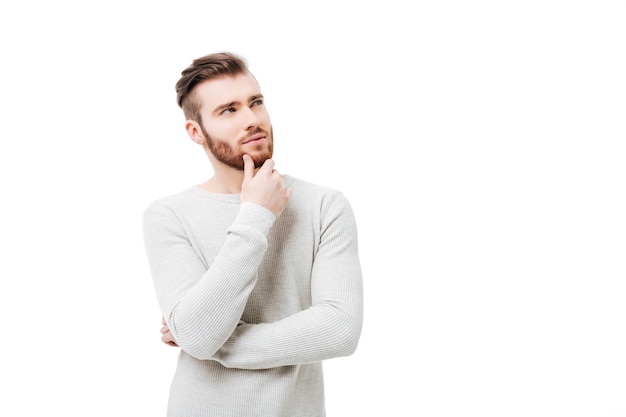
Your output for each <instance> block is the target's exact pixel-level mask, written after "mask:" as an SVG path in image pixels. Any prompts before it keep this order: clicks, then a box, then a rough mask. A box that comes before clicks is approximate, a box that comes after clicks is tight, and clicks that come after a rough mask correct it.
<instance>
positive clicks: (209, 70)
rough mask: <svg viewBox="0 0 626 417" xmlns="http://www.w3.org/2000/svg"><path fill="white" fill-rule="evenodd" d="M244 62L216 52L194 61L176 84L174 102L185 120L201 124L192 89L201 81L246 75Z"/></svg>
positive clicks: (239, 58) (198, 106)
mask: <svg viewBox="0 0 626 417" xmlns="http://www.w3.org/2000/svg"><path fill="white" fill-rule="evenodd" d="M247 72H249V71H248V64H247V62H246V60H245V59H244V58H243V57H241V56H238V55H236V54H233V53H231V52H217V53H214V54H209V55H205V56H203V57H201V58H197V59H195V60H194V61H193V62H192V64H191V65H190V66H188V67H187V68H186V69H185V70H184V71H183V72H182V73H181V77H180V79H179V80H178V82H177V83H176V100H177V101H178V105H179V106H180V108H181V109H183V113H184V114H185V118H187V119H191V120H195V121H197V122H198V123H200V124H201V123H202V118H201V116H200V104H201V103H199V102H198V99H197V97H196V95H195V94H193V89H194V88H195V87H196V86H197V85H198V84H200V83H201V82H203V81H206V80H212V79H215V78H220V77H224V76H234V75H239V74H242V73H247Z"/></svg>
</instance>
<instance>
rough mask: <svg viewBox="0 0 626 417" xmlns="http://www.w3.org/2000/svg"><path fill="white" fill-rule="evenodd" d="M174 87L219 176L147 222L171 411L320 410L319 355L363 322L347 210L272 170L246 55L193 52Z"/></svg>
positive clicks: (264, 117) (288, 415)
mask: <svg viewBox="0 0 626 417" xmlns="http://www.w3.org/2000/svg"><path fill="white" fill-rule="evenodd" d="M176 91H177V95H178V104H179V105H180V107H181V108H182V109H183V113H184V115H185V118H186V122H185V129H186V130H187V133H188V134H189V137H190V138H191V139H192V140H193V141H194V142H196V143H197V144H199V145H200V146H202V147H203V148H204V151H205V152H206V154H207V156H208V158H209V161H210V163H211V165H212V167H213V176H212V177H211V178H210V179H209V180H208V181H206V182H204V183H202V184H199V185H194V186H192V187H190V188H189V189H187V190H184V191H182V192H180V193H177V194H174V195H171V196H167V197H164V198H160V199H158V200H156V201H154V202H153V203H152V204H150V205H149V207H148V208H147V209H146V211H145V213H144V218H143V221H144V237H145V244H146V252H147V257H148V261H149V265H150V270H151V273H152V277H153V280H154V285H155V290H156V295H157V299H158V303H159V306H160V308H161V310H162V312H163V318H164V322H163V324H164V326H163V328H162V329H161V333H162V334H163V336H162V340H163V341H164V342H165V343H168V344H170V345H173V346H179V347H180V348H181V351H180V355H179V358H178V365H177V369H176V373H175V375H174V378H173V381H172V384H171V388H170V397H169V403H168V414H167V415H168V416H169V417H173V416H185V417H189V416H212V417H213V416H220V417H226V416H233V417H244V416H273V417H278V416H284V417H319V416H324V415H325V406H324V385H323V376H322V361H323V360H325V359H330V358H334V357H340V356H347V355H351V354H352V353H353V352H354V351H355V349H356V347H357V344H358V340H359V337H360V333H361V326H362V321H363V291H362V278H361V268H360V263H359V255H358V248H357V229H356V224H355V219H354V215H353V212H352V209H351V206H350V204H349V202H348V201H347V199H346V198H345V196H344V195H343V194H342V193H341V192H339V191H337V190H334V189H331V188H326V187H321V186H318V185H314V184H312V183H309V182H305V181H302V180H299V179H296V178H294V177H291V176H289V175H281V174H280V173H279V172H278V171H276V170H275V169H274V161H273V160H272V159H271V158H272V152H273V146H274V137H273V133H272V125H271V122H270V118H269V115H268V112H267V109H266V108H265V104H264V99H263V95H262V94H261V90H260V88H259V85H258V83H257V81H256V79H255V78H254V77H253V76H252V74H251V73H250V72H249V71H248V68H247V65H246V62H245V61H244V60H243V58H241V57H238V56H236V55H233V54H230V53H216V54H211V55H208V56H204V57H202V58H199V59H196V60H195V61H193V63H192V65H191V66H189V67H188V68H187V69H185V70H184V71H183V72H182V77H181V78H180V80H179V81H178V83H177V84H176Z"/></svg>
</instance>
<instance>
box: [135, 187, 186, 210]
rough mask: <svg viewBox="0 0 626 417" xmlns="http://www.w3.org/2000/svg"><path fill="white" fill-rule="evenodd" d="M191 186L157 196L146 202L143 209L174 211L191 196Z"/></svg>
mask: <svg viewBox="0 0 626 417" xmlns="http://www.w3.org/2000/svg"><path fill="white" fill-rule="evenodd" d="M193 194H194V192H193V187H191V188H188V189H186V190H183V191H179V192H177V193H174V194H170V195H166V196H162V197H159V198H157V199H155V200H153V201H152V202H150V203H149V204H148V206H147V207H146V209H145V210H144V214H146V213H162V214H163V213H167V212H175V211H176V209H177V207H180V206H184V205H185V204H186V203H187V202H188V201H189V199H191V198H193Z"/></svg>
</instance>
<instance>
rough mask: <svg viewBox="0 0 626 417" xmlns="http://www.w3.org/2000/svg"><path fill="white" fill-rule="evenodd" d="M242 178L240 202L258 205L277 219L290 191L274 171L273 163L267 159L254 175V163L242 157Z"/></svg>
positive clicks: (247, 157) (248, 158) (285, 204)
mask: <svg viewBox="0 0 626 417" xmlns="http://www.w3.org/2000/svg"><path fill="white" fill-rule="evenodd" d="M243 163H244V165H243V168H244V176H243V183H242V184H241V201H242V202H244V201H248V202H251V203H256V204H259V205H261V206H263V207H265V208H266V209H268V210H269V211H271V212H272V213H274V216H276V217H278V216H280V215H281V213H282V212H283V210H284V209H285V207H286V206H287V202H288V201H289V197H290V196H291V190H290V189H289V188H286V187H285V184H284V180H283V176H282V175H281V174H280V173H279V172H278V171H276V170H275V169H274V161H273V160H271V159H268V160H267V161H265V162H264V163H263V166H262V167H261V168H259V170H258V171H257V172H256V174H255V173H254V161H252V158H251V157H250V156H249V155H244V156H243Z"/></svg>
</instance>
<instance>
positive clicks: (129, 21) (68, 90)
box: [0, 0, 626, 417]
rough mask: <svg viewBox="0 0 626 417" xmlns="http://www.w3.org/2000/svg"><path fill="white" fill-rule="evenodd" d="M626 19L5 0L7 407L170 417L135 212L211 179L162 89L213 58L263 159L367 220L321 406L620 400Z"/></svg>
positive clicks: (596, 410)
mask: <svg viewBox="0 0 626 417" xmlns="http://www.w3.org/2000/svg"><path fill="white" fill-rule="evenodd" d="M625 22H626V5H625V3H624V2H623V1H601V0H600V1H555V0H543V1H532V0H531V1H484V0H482V1H473V2H470V1H445V0H443V1H428V2H426V1H421V2H420V1H418V2H409V1H406V2H405V1H395V0H388V1H380V2H368V1H364V2H357V1H352V2H350V1H344V2H342V1H339V0H336V1H319V0H318V1H315V2H308V3H301V2H287V1H285V2H271V1H268V2H261V1H254V2H253V1H236V2H229V1H222V2H213V1H177V2H165V1H162V2H161V1H153V2H148V1H134V2H133V1H109V2H101V3H96V2H78V1H76V2H72V1H50V2H44V1H32V2H5V3H3V6H0V36H1V37H0V39H1V42H2V48H1V50H0V54H1V56H2V63H1V64H0V71H1V77H0V83H1V84H0V88H1V90H0V100H1V106H2V107H1V109H0V110H1V113H0V114H1V123H0V129H1V130H0V174H1V175H0V181H1V184H0V185H1V188H0V192H1V195H2V204H1V206H0V210H1V217H0V222H1V223H0V239H1V245H2V247H1V252H0V253H1V262H0V268H1V269H0V274H1V281H0V282H1V288H0V308H1V313H2V316H1V317H2V329H1V330H2V331H1V332H0V335H1V337H2V340H1V345H0V349H1V352H2V354H1V355H0V361H1V363H0V375H1V376H0V378H1V380H2V384H3V387H4V388H3V391H2V399H1V400H0V415H3V416H48V415H59V416H160V415H164V410H165V405H166V401H167V392H168V386H169V381H170V378H171V376H172V373H173V370H174V365H175V360H176V355H177V351H176V349H173V348H170V347H167V346H165V345H163V344H161V342H160V341H159V336H160V334H159V327H160V319H161V317H160V312H159V311H158V308H157V306H156V298H155V296H154V292H153V287H152V282H151V278H150V275H149V271H148V265H147V261H146V258H145V253H144V247H143V240H142V231H141V215H142V212H143V209H144V208H145V207H146V206H147V204H149V202H151V201H152V200H153V199H155V198H158V197H161V196H163V195H166V194H169V193H172V192H176V191H179V190H181V189H183V188H186V187H188V186H189V185H191V184H194V183H199V182H202V181H204V180H205V179H207V178H208V176H209V175H210V173H211V172H210V165H209V164H208V161H207V159H206V156H205V155H204V154H203V152H202V150H201V148H199V147H198V146H197V145H195V144H193V143H192V142H191V140H190V139H189V138H188V137H187V136H186V134H185V132H184V129H183V122H184V120H183V116H182V112H181V111H180V109H178V107H177V106H176V103H175V93H174V84H175V82H176V81H177V79H178V76H179V75H180V71H181V70H182V69H184V68H185V67H186V66H187V65H188V64H190V63H191V61H192V60H193V59H194V58H196V57H198V56H201V55H204V54H206V53H210V52H216V51H220V50H229V51H233V52H236V53H240V54H242V55H244V56H245V57H246V58H247V59H248V61H249V63H250V68H251V70H252V72H253V73H254V74H255V76H256V77H257V79H258V80H259V81H260V83H261V86H262V89H263V93H264V94H265V96H266V104H267V106H268V108H269V110H270V114H271V116H272V121H273V124H274V130H275V136H276V153H275V159H276V161H277V168H278V169H279V170H280V171H281V172H283V173H289V174H291V175H294V176H297V177H300V178H302V179H306V180H309V181H313V182H317V183H320V184H324V185H329V186H333V187H335V188H339V189H341V190H343V191H344V193H345V194H346V195H347V196H348V198H349V199H350V201H351V202H352V205H353V207H354V210H355V214H356V216H357V221H358V224H359V238H360V250H361V256H362V267H363V271H364V281H365V295H366V316H365V326H364V329H363V335H362V339H361V343H360V345H359V348H358V350H357V352H356V353H355V354H354V355H353V356H351V357H349V358H341V359H333V360H330V361H328V362H326V364H325V369H326V380H327V409H328V415H329V417H340V416H341V417H346V416H366V415H367V416H419V417H443V416H445V417H449V416H454V417H457V416H458V417H465V416H480V417H487V416H489V417H490V416H494V417H496V416H497V417H502V416H505V417H514V416H529V417H530V416H532V417H543V416H546V417H557V416H559V417H560V416H564V417H565V416H567V417H573V416H581V417H582V416H585V417H587V416H588V417H609V416H610V417H615V416H626V356H625V355H624V352H626V302H625V300H626V261H625V250H626V216H624V213H626V195H625V190H626V163H625V160H626V144H625V140H626V122H625V116H626V82H625V79H626V78H625V77H624V74H626V58H625V54H626V24H625ZM294 417H300V416H294Z"/></svg>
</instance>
